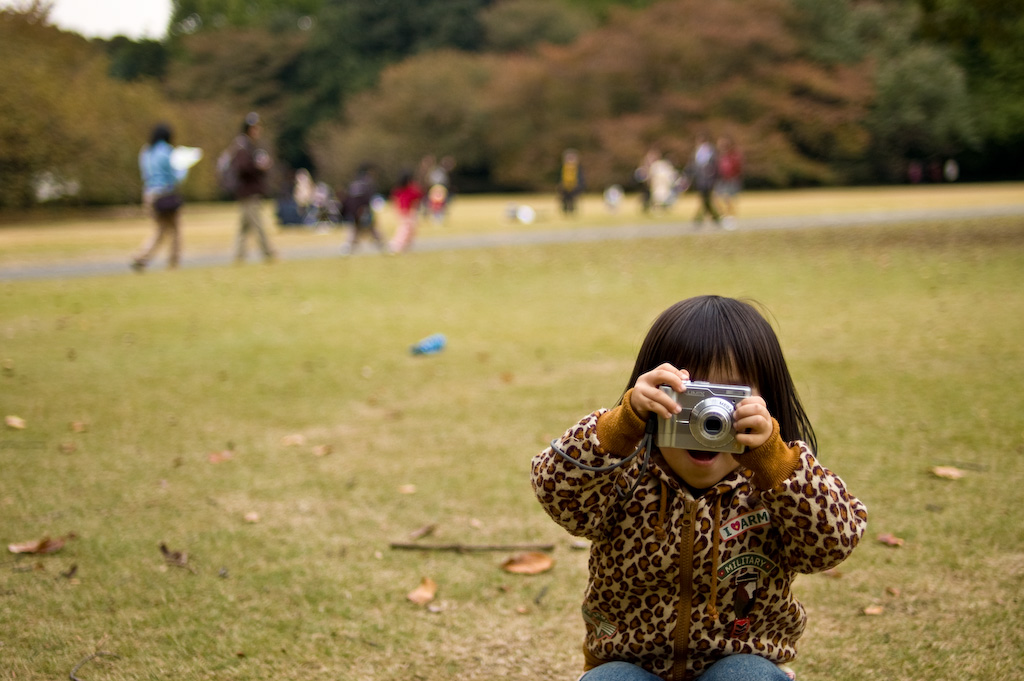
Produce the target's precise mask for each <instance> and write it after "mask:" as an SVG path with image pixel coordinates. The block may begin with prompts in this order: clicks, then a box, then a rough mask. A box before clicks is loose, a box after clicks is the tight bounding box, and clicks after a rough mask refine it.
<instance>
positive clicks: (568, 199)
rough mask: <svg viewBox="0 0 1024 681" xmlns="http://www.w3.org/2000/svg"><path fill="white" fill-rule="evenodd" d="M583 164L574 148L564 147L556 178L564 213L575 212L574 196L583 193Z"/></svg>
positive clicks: (571, 213) (570, 213) (572, 213)
mask: <svg viewBox="0 0 1024 681" xmlns="http://www.w3.org/2000/svg"><path fill="white" fill-rule="evenodd" d="M583 188H584V182H583V166H582V165H581V164H580V155H579V152H577V151H576V150H575V149H566V150H565V153H563V154H562V170H561V173H560V174H559V179H558V196H559V197H560V198H561V200H562V213H563V214H564V215H575V214H576V197H577V196H579V195H580V194H581V193H583Z"/></svg>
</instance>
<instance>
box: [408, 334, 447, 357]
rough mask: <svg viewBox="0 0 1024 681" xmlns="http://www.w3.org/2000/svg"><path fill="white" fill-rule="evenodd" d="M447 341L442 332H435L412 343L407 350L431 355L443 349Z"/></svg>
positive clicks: (415, 353)
mask: <svg viewBox="0 0 1024 681" xmlns="http://www.w3.org/2000/svg"><path fill="white" fill-rule="evenodd" d="M447 342H448V341H447V339H446V338H445V337H444V334H443V333H435V334H432V335H430V336H427V337H426V338H424V339H423V340H421V341H420V342H418V343H416V344H415V345H413V346H412V347H411V348H409V352H411V353H412V354H414V355H433V354H434V353H437V352H441V351H442V350H444V346H445V344H446V343H447Z"/></svg>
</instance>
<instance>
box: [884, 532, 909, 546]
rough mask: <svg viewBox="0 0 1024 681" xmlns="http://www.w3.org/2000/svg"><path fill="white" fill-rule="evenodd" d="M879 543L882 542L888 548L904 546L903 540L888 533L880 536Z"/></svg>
mask: <svg viewBox="0 0 1024 681" xmlns="http://www.w3.org/2000/svg"><path fill="white" fill-rule="evenodd" d="M878 541H880V542H882V543H883V544H885V545H886V546H903V539H902V538H900V537H897V536H896V535H894V534H889V533H888V532H886V533H885V534H880V535H878Z"/></svg>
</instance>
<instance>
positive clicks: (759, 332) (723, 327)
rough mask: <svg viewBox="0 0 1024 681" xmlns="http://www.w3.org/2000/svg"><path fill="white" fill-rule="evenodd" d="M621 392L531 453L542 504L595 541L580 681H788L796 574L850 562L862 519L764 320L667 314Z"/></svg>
mask: <svg viewBox="0 0 1024 681" xmlns="http://www.w3.org/2000/svg"><path fill="white" fill-rule="evenodd" d="M690 379H693V380H694V381H706V382H709V383H711V384H712V385H710V386H709V385H705V384H703V383H702V384H700V385H699V386H698V385H691V384H689V383H688V382H689V381H690ZM664 386H667V388H669V389H668V390H666V389H665V388H664ZM732 386H749V388H750V389H751V394H750V396H749V397H731V396H733V395H739V394H741V393H739V392H736V391H734V390H733V388H732ZM688 387H690V388H691V390H692V393H693V394H691V395H690V396H687V388H688ZM626 388H627V389H626V391H625V393H624V394H623V396H622V398H621V400H620V401H619V404H618V405H617V406H615V407H614V408H612V409H610V410H609V409H600V410H598V411H595V412H594V413H592V414H590V415H589V416H586V417H584V418H583V419H582V420H581V421H579V422H578V423H576V424H575V425H573V426H572V427H571V428H569V429H568V430H567V431H566V432H565V433H564V434H563V435H562V436H561V437H560V438H557V439H556V440H554V441H553V442H552V444H551V446H550V447H548V448H547V449H545V450H544V451H543V452H541V453H540V454H538V455H537V456H536V457H535V458H534V460H533V487H534V491H535V493H536V494H537V497H538V499H539V500H540V502H541V504H542V505H543V506H544V508H545V510H546V511H547V512H548V514H550V515H551V517H552V518H553V519H554V520H555V522H557V523H558V524H560V525H561V526H562V527H564V528H565V529H566V530H568V531H569V532H570V533H572V534H574V535H577V536H584V537H587V538H588V539H590V540H591V549H590V562H589V565H590V578H589V583H588V585H587V589H586V593H585V595H584V601H583V608H582V611H583V619H584V622H585V624H586V638H585V642H584V658H585V660H584V669H585V672H586V673H585V674H584V676H583V681H613V680H614V681H657V679H665V680H666V681H667V680H670V679H672V680H683V679H687V680H688V679H694V678H696V677H701V678H702V681H723V680H724V679H729V680H730V681H769V680H773V681H774V680H778V681H785V680H786V679H787V678H790V679H792V678H793V677H794V673H793V672H792V670H791V669H790V668H789V667H788V666H787V663H789V662H791V661H792V660H793V659H794V658H795V657H796V643H797V640H798V639H799V638H800V635H801V634H802V633H803V630H804V626H805V624H806V614H805V612H804V609H803V606H801V605H800V603H799V602H798V601H797V600H796V599H795V598H794V596H793V594H792V592H791V585H792V581H793V579H794V576H795V575H796V574H797V573H812V572H818V571H821V570H826V569H829V568H831V567H834V566H835V565H837V564H839V563H840V562H842V561H843V560H844V559H845V558H846V557H847V556H849V554H850V553H851V552H852V551H853V549H854V547H855V546H856V545H857V543H858V541H859V540H860V537H861V535H862V534H863V532H864V529H865V525H866V523H867V511H866V510H865V507H864V505H863V504H862V503H861V502H860V501H858V500H857V499H856V498H854V497H853V496H852V495H850V494H849V493H848V492H847V491H846V487H845V485H844V484H843V482H842V480H840V479H839V478H838V477H837V476H836V475H834V474H833V473H832V472H830V471H829V470H827V469H826V468H824V467H823V466H822V465H821V464H820V463H819V462H818V460H817V459H816V458H815V454H814V448H815V438H814V431H813V429H812V428H811V424H810V422H809V420H808V418H807V415H806V413H805V412H804V409H803V407H802V405H801V403H800V400H799V398H798V397H797V393H796V389H795V387H794V385H793V380H792V378H791V377H790V374H789V369H788V368H787V366H786V362H785V359H784V358H783V354H782V349H781V347H780V346H779V342H778V339H777V338H776V336H775V333H774V331H773V330H772V328H771V325H770V324H769V323H768V322H767V321H766V320H765V318H764V317H762V316H761V315H760V314H759V313H758V312H757V310H756V309H755V308H754V307H753V306H751V305H749V304H748V303H745V302H741V301H738V300H734V299H731V298H722V297H718V296H701V297H697V298H690V299H687V300H683V301H681V302H679V303H676V304H675V305H673V306H672V307H670V308H669V309H668V310H666V311H665V312H663V313H662V314H661V316H659V317H658V319H657V320H656V321H655V322H654V325H653V326H652V327H651V329H650V331H649V332H648V334H647V337H646V338H645V340H644V342H643V345H642V346H641V348H640V352H639V354H638V356H637V359H636V364H635V366H634V368H633V373H632V376H631V377H630V379H629V382H628V383H627V385H626ZM697 393H699V394H700V395H697ZM707 393H712V394H713V395H714V396H713V397H710V398H709V397H705V396H704V395H706V394H707ZM706 399H713V400H720V401H716V402H714V405H716V408H715V409H710V410H708V409H705V408H704V402H705V400H706ZM721 400H724V403H725V404H727V406H728V408H729V409H732V411H731V414H730V413H728V412H727V413H726V418H729V417H730V416H731V423H726V424H725V429H724V432H723V431H722V429H721V428H720V427H719V426H720V425H721V424H720V423H718V422H716V420H715V419H716V418H717V417H715V416H714V415H713V413H721V409H722V407H721V405H722V404H723V402H722V401H721ZM709 413H712V415H711V416H708V415H707V414H709ZM701 414H704V416H701ZM701 419H703V422H701V423H698V421H701ZM687 422H688V423H687ZM673 423H674V425H675V426H677V427H675V428H674V429H673V428H671V427H669V426H671V425H672V424H673ZM680 424H682V427H678V426H680ZM656 431H657V433H658V434H657V437H655V432H656ZM706 436H710V442H711V446H709V444H708V442H709V438H708V437H706ZM712 449H714V451H712Z"/></svg>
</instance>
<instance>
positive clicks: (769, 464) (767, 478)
mask: <svg viewBox="0 0 1024 681" xmlns="http://www.w3.org/2000/svg"><path fill="white" fill-rule="evenodd" d="M598 423H600V422H598ZM734 456H735V457H736V460H737V461H739V462H740V465H741V466H744V467H746V468H749V469H750V470H752V471H753V472H754V485H756V486H757V488H758V489H761V490H765V491H767V490H771V489H775V488H776V487H778V486H779V485H781V484H782V483H783V482H785V481H786V479H788V478H789V477H790V476H791V475H793V473H795V472H796V470H797V469H798V468H800V450H799V449H798V448H796V447H788V446H787V445H786V443H785V442H783V441H782V437H781V436H780V435H779V422H778V421H776V420H775V419H772V434H771V436H769V438H768V439H767V440H765V442H764V444H762V445H761V446H760V447H757V448H755V449H748V450H747V451H746V452H744V453H743V454H735V455H734Z"/></svg>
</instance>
